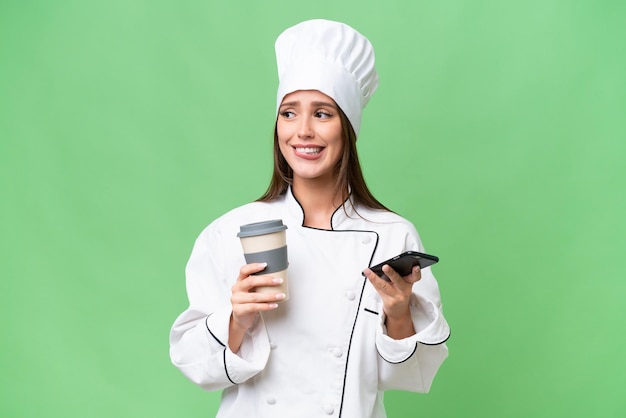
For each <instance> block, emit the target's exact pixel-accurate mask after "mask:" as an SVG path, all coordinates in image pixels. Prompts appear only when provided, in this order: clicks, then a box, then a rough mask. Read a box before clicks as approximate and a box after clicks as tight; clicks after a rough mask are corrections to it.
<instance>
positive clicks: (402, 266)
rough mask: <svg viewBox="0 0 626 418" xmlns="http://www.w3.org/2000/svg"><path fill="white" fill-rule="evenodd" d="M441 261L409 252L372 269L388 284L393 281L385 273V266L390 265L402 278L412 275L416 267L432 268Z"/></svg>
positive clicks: (432, 256)
mask: <svg viewBox="0 0 626 418" xmlns="http://www.w3.org/2000/svg"><path fill="white" fill-rule="evenodd" d="M438 261H439V257H437V256H434V255H430V254H424V253H418V252H417V251H407V252H404V253H402V254H400V255H397V256H395V257H392V258H390V259H389V260H386V261H383V262H382V263H380V264H376V265H375V266H372V267H370V270H372V271H373V272H374V273H376V274H377V275H378V276H379V277H380V278H381V279H383V280H386V281H388V282H390V281H391V279H390V278H389V277H387V275H386V274H385V273H383V266H384V265H385V264H388V265H389V267H391V268H392V269H394V270H395V271H396V272H398V274H399V275H400V276H403V277H404V276H406V275H408V274H410V273H411V269H413V267H415V266H420V268H422V269H423V268H426V267H428V266H432V265H433V264H435V263H437V262H438Z"/></svg>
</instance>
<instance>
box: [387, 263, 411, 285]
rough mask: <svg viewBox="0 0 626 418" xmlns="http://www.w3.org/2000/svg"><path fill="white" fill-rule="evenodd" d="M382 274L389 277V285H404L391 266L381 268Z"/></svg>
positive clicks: (402, 279) (404, 282) (401, 278)
mask: <svg viewBox="0 0 626 418" xmlns="http://www.w3.org/2000/svg"><path fill="white" fill-rule="evenodd" d="M383 273H385V275H386V276H387V277H389V280H391V283H393V284H394V285H396V286H402V285H405V284H406V281H405V280H404V278H403V277H402V276H400V274H399V273H398V272H397V271H395V270H394V269H393V268H392V267H391V266H389V265H387V264H385V265H384V266H383Z"/></svg>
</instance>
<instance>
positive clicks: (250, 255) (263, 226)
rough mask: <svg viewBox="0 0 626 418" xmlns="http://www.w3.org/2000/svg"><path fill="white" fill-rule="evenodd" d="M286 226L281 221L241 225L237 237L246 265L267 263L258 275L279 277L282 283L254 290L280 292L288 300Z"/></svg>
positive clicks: (274, 220)
mask: <svg viewBox="0 0 626 418" xmlns="http://www.w3.org/2000/svg"><path fill="white" fill-rule="evenodd" d="M286 229H287V226H286V225H283V221H282V220H281V219H273V220H269V221H263V222H255V223H252V224H247V225H241V226H240V227H239V233H238V234H237V236H238V237H239V239H240V240H241V246H242V247H243V253H244V254H243V255H244V257H245V259H246V263H247V264H250V263H267V267H266V268H265V269H264V270H263V271H261V272H259V273H257V274H258V275H261V274H263V275H271V276H274V277H280V278H282V279H283V282H282V283H281V284H279V285H277V286H262V287H257V288H255V291H256V292H259V293H276V292H282V293H284V294H285V295H286V297H285V299H283V300H287V299H288V298H289V288H288V286H287V266H288V265H289V263H288V260H287V236H286V235H287V234H286V233H285V230H286Z"/></svg>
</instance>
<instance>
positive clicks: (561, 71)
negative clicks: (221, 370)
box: [0, 0, 626, 417]
mask: <svg viewBox="0 0 626 418" xmlns="http://www.w3.org/2000/svg"><path fill="white" fill-rule="evenodd" d="M318 17H323V18H329V19H335V20H341V21H344V22H346V23H348V24H350V25H352V26H354V27H356V28H357V29H358V30H359V31H361V32H362V33H364V34H366V36H368V37H369V38H370V40H371V41H372V43H373V44H374V46H375V49H376V54H377V67H378V70H379V73H380V78H381V82H380V87H379V90H378V92H377V93H376V95H375V96H374V97H373V99H372V101H371V102H370V105H369V106H368V108H367V109H366V110H365V113H364V123H363V125H362V129H361V133H362V134H361V137H360V138H359V142H358V146H359V150H360V154H361V159H362V163H363V165H364V170H365V175H366V178H367V181H368V183H369V185H370V187H371V189H372V191H373V192H374V194H375V195H376V196H377V197H378V198H379V199H380V200H382V201H383V202H384V203H385V204H387V205H388V206H389V207H390V208H392V209H393V210H395V211H396V212H398V213H400V214H402V215H404V216H405V217H407V218H408V219H410V220H411V221H413V222H414V224H415V225H416V226H417V228H418V230H419V231H420V233H421V235H422V239H423V241H424V243H425V245H426V248H427V250H429V252H432V253H434V254H437V255H438V256H440V258H441V260H442V262H441V263H440V264H439V265H437V266H436V267H435V268H434V271H435V274H436V275H437V277H438V278H439V281H440V286H441V291H442V294H443V298H444V305H445V306H444V308H445V312H446V316H447V318H448V320H449V322H450V324H451V326H452V338H451V340H450V341H449V348H450V357H449V359H448V360H447V361H446V362H445V363H444V365H443V366H442V368H441V370H440V372H439V374H438V375H437V377H436V379H435V382H434V385H433V388H432V390H431V393H430V394H428V395H422V394H413V393H402V392H388V394H387V396H386V404H387V406H388V412H389V416H390V417H418V416H423V417H618V416H620V417H621V416H623V414H624V411H626V361H625V360H624V345H625V343H626V337H625V336H624V319H625V315H624V302H623V300H624V298H625V296H626V284H625V283H626V279H625V278H624V269H623V258H624V256H623V252H624V249H625V248H626V245H625V244H626V243H625V240H624V236H625V234H626V223H625V222H624V216H625V214H626V193H625V187H624V186H625V180H626V168H625V167H626V163H625V162H624V160H625V158H624V157H625V156H626V145H625V142H626V122H625V121H626V81H625V80H626V58H625V57H626V53H625V51H626V50H625V49H624V39H626V31H625V29H624V22H625V21H626V3H625V2H623V1H591V0H590V1H582V0H580V1H574V0H572V1H556V0H529V1H516V2H507V1H485V0H467V1H462V0H450V1H445V0H442V1H435V0H432V1H415V0H414V1H409V0H407V1H394V0H385V1H379V2H374V1H365V0H353V1H345V2H303V3H294V2H292V3H289V2H282V1H264V2H261V1H258V2H256V1H248V2H241V1H240V2H235V1H233V2H226V1H220V2H217V1H206V0H205V1H199V0H190V1H178V2H176V1H150V0H138V1H132V0H108V1H92V2H89V1H79V0H74V1H72V0H56V1H27V0H24V1H17V0H15V1H10V0H0V193H1V194H0V196H1V197H0V199H1V203H0V210H1V213H0V215H1V219H0V228H1V229H0V236H1V247H0V251H1V256H0V257H1V260H2V261H1V271H0V275H1V280H0V298H1V303H0V318H1V321H2V333H1V337H0V341H1V344H2V345H1V347H0V350H1V351H0V367H1V370H0V387H2V390H1V391H0V396H1V402H0V416H2V417H143V416H150V417H173V416H176V417H183V416H185V417H207V416H213V415H214V414H215V411H216V410H217V405H218V399H219V394H217V393H206V392H203V391H202V390H201V389H199V388H197V387H195V386H194V385H193V384H191V383H190V382H188V381H187V380H186V379H185V378H184V377H183V376H182V374H180V373H179V372H178V370H176V369H175V368H174V366H172V365H171V364H170V361H169V356H168V349H169V346H168V333H169V328H170V326H171V324H172V322H173V321H174V319H175V317H176V316H177V315H178V314H179V313H180V312H182V310H184V309H185V307H186V296H185V289H184V272H183V270H184V266H185V263H186V261H187V257H188V256H189V254H190V251H191V246H192V244H193V241H194V239H195V238H196V236H197V235H198V233H199V232H200V231H201V229H202V228H204V226H206V225H207V224H208V223H209V222H210V221H211V220H213V219H214V218H216V217H217V216H219V215H221V214H222V213H224V212H226V211H227V210H229V209H231V208H233V207H235V206H238V205H240V204H243V203H246V202H248V201H250V200H253V199H255V198H256V197H258V196H259V195H260V194H261V193H262V192H263V191H264V190H265V187H266V185H267V183H268V180H269V176H270V171H271V152H272V151H271V134H272V128H273V120H274V110H275V109H274V106H275V91H276V86H277V79H276V74H275V62H274V55H273V53H274V51H273V42H274V40H275V38H276V36H277V35H278V34H279V33H280V32H281V31H282V30H283V29H285V28H286V27H288V26H291V25H293V24H295V23H297V22H299V21H301V20H305V19H309V18H318Z"/></svg>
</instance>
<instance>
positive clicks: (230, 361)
mask: <svg viewBox="0 0 626 418" xmlns="http://www.w3.org/2000/svg"><path fill="white" fill-rule="evenodd" d="M222 251H223V246H222V245H221V240H220V236H219V233H218V232H217V231H215V228H214V227H213V226H209V227H208V228H207V229H205V231H203V232H202V234H201V235H200V236H199V237H198V239H197V240H196V242H195V245H194V248H193V251H192V253H191V256H190V258H189V262H188V263H187V267H186V269H185V273H186V283H187V296H188V299H189V307H188V308H187V309H186V310H185V311H184V312H183V313H182V314H181V315H180V316H179V317H178V318H177V319H176V321H175V322H174V324H173V326H172V329H171V332H170V358H171V360H172V363H173V364H174V365H175V366H176V367H177V368H178V369H179V370H180V371H181V372H182V373H183V374H184V375H185V376H186V377H187V378H189V379H190V380H191V381H192V382H194V383H196V384H197V385H199V386H201V387H202V388H203V389H205V390H219V389H224V388H226V387H229V386H232V385H235V384H238V383H242V382H244V381H246V380H248V379H249V378H251V377H252V376H254V375H255V374H257V373H258V372H259V371H261V370H262V369H263V368H264V367H265V364H266V363H267V359H268V357H269V352H270V347H269V338H268V336H267V332H266V330H265V325H264V323H263V320H262V318H259V319H258V321H257V323H256V324H255V325H254V326H253V327H252V328H251V329H250V330H249V331H248V333H247V334H246V336H245V338H244V341H243V343H242V345H241V349H240V351H239V352H238V353H233V352H232V351H231V350H230V349H229V348H228V324H229V321H230V314H231V305H230V295H231V286H232V283H233V280H235V278H236V277H227V276H230V275H232V274H236V273H232V272H230V273H229V272H228V271H227V269H225V267H224V265H225V263H224V260H225V259H224V255H223V254H222ZM218 260H221V261H222V262H221V263H220V262H218Z"/></svg>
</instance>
